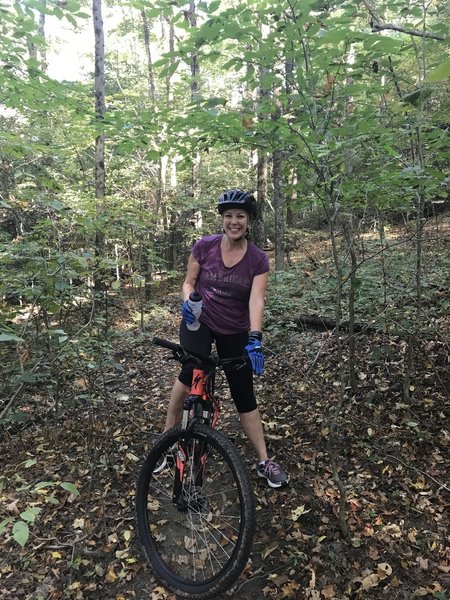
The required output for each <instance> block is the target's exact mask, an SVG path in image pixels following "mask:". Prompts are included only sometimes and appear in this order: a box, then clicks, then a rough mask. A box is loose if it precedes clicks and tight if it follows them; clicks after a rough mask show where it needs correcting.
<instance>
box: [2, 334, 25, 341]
mask: <svg viewBox="0 0 450 600" xmlns="http://www.w3.org/2000/svg"><path fill="white" fill-rule="evenodd" d="M23 341H24V340H23V338H21V337H19V336H17V335H13V334H12V333H1V334H0V342H23Z"/></svg>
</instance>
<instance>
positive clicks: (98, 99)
mask: <svg viewBox="0 0 450 600" xmlns="http://www.w3.org/2000/svg"><path fill="white" fill-rule="evenodd" d="M92 16H93V22H94V39H95V59H94V60H95V71H94V72H95V75H94V77H95V81H94V89H95V117H96V134H97V135H96V138H95V199H96V210H97V217H98V218H99V217H100V216H101V214H102V213H103V210H104V199H105V189H106V172H105V133H104V127H103V121H104V117H105V110H106V109H105V38H104V32H103V17H102V0H92ZM99 222H100V219H99ZM104 245H105V235H104V232H103V231H102V229H101V224H100V223H99V224H98V226H97V231H96V235H95V253H96V256H97V257H100V256H103V252H104ZM95 288H96V290H99V289H100V280H99V279H98V277H97V276H96V277H95Z"/></svg>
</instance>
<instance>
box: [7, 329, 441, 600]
mask: <svg viewBox="0 0 450 600" xmlns="http://www.w3.org/2000/svg"><path fill="white" fill-rule="evenodd" d="M173 331H175V329H173ZM326 335H327V334H323V333H320V332H315V333H314V334H311V333H310V332H308V344H311V345H312V344H315V346H314V347H315V348H319V347H324V348H326V351H324V354H323V356H322V357H321V361H320V362H319V363H318V364H317V366H316V368H315V369H314V372H313V373H312V374H310V375H309V376H308V378H305V365H307V364H308V361H307V360H306V358H305V356H304V355H303V354H302V351H301V350H298V349H297V348H293V349H292V351H290V350H289V348H288V349H286V344H285V339H283V340H282V341H277V339H276V337H273V338H272V339H270V336H266V337H267V338H269V343H270V345H271V347H272V348H273V349H274V351H275V350H277V348H278V349H279V353H275V354H274V355H273V356H271V357H270V360H268V366H267V373H266V375H265V378H258V379H257V381H256V387H257V395H258V401H259V405H260V409H261V413H262V418H263V421H264V425H265V429H266V438H267V443H268V449H269V453H270V455H271V456H274V457H275V459H276V460H277V461H278V462H280V463H281V464H282V466H283V467H284V468H285V469H286V470H287V471H288V472H289V475H290V478H291V483H290V486H289V487H288V488H285V489H283V490H272V489H270V488H268V487H267V486H266V485H265V482H263V481H262V480H261V479H259V478H258V477H257V476H256V472H255V465H254V460H253V451H252V449H251V447H250V444H249V442H248V441H247V440H246V439H245V437H244V436H243V435H242V434H241V430H240V428H239V423H238V417H237V415H236V412H235V409H234V406H233V405H232V403H231V401H229V398H228V395H227V393H226V391H225V390H226V387H224V391H223V393H222V396H223V403H222V413H221V416H220V419H219V427H220V428H221V429H222V430H223V431H224V432H225V433H227V434H228V435H230V436H231V437H232V438H233V440H234V441H235V443H236V445H237V447H238V450H239V451H240V452H241V454H242V455H243V456H244V457H245V458H246V460H247V465H248V468H249V469H250V472H251V474H252V479H253V481H254V489H255V495H256V507H257V522H258V532H257V536H256V539H255V544H254V548H253V552H252V557H251V561H250V562H249V563H248V565H247V567H246V569H245V571H244V573H243V574H242V576H241V578H240V579H239V580H238V581H237V582H236V584H235V586H233V588H232V590H231V591H230V594H231V595H222V596H221V597H218V598H217V600H227V598H229V597H235V598H239V599H240V598H249V599H250V598H251V599H252V600H283V599H287V600H304V599H306V600H308V599H312V600H360V599H361V600H380V599H381V598H387V599H388V600H390V599H391V598H398V599H399V600H406V599H407V600H412V599H413V598H425V600H431V599H432V598H440V597H442V598H446V597H448V596H449V588H450V548H449V541H448V531H449V525H450V524H449V513H450V510H449V508H450V493H449V489H448V488H449V484H448V472H449V470H450V431H449V428H448V422H449V420H448V418H449V414H448V401H447V400H446V398H445V397H444V395H443V393H442V388H440V387H439V386H434V384H433V380H432V377H431V376H430V377H425V376H424V377H423V378H422V379H421V381H420V385H416V389H415V390H414V391H413V392H411V393H412V394H413V396H414V402H413V403H412V404H410V405H407V404H406V403H405V402H404V401H403V399H402V390H401V389H398V388H395V386H394V385H393V384H392V378H393V377H394V380H395V377H396V376H397V375H398V373H397V371H396V369H398V368H399V367H398V366H397V365H396V364H395V361H394V363H392V364H391V363H388V362H386V361H383V362H382V363H380V364H379V365H375V364H374V363H373V362H370V360H369V357H370V355H371V353H372V352H373V345H374V344H375V345H376V347H378V348H379V347H381V346H382V345H383V344H384V345H385V346H386V345H388V342H387V340H386V339H382V338H379V339H377V340H374V339H371V340H367V345H366V346H364V345H363V344H362V343H360V346H359V360H360V363H361V364H360V365H359V367H358V368H359V373H361V374H364V377H361V376H360V377H359V389H358V393H357V394H356V395H355V396H354V397H352V398H349V399H348V401H347V403H346V404H345V405H344V409H343V413H342V415H341V419H340V421H339V423H338V446H337V462H338V470H339V475H340V477H341V479H342V481H343V482H344V485H345V489H346V492H347V502H346V506H345V509H346V519H347V522H348V527H349V531H350V536H351V540H350V541H348V542H347V541H345V540H344V539H343V537H342V534H341V531H340V529H339V519H338V505H339V491H338V488H337V486H336V483H335V480H334V477H333V473H332V469H331V467H330V461H329V456H328V452H327V444H328V442H329V439H330V431H331V427H330V412H331V410H332V408H333V407H334V406H335V403H336V399H337V394H338V392H337V389H338V388H337V386H336V385H334V383H335V382H336V381H337V379H338V378H337V376H336V356H335V353H334V351H333V347H332V344H330V345H324V341H325V340H324V338H325V336H326ZM314 336H315V337H314ZM165 337H168V338H170V339H176V334H175V333H174V334H173V335H171V334H170V332H169V333H166V334H165ZM396 343H397V342H396V341H395V340H390V341H389V345H390V348H391V350H390V352H391V355H392V356H394V358H395V356H396V353H400V352H401V349H400V348H398V347H397V346H396V345H395V344H396ZM436 348H437V346H436V347H435V348H434V349H433V351H436ZM397 351H398V352H397ZM117 360H118V362H119V363H121V364H122V366H123V375H120V376H119V375H117V374H116V373H111V379H112V380H114V386H115V387H114V389H113V390H112V391H111V390H105V393H104V394H103V395H99V396H98V397H95V398H93V399H92V401H91V402H90V403H87V402H86V400H81V401H80V404H79V405H78V406H77V407H76V408H75V409H73V410H72V411H68V412H67V413H66V414H65V416H64V420H62V421H61V422H59V423H58V424H56V423H54V422H52V420H51V416H50V418H49V419H47V421H46V425H45V428H43V427H42V426H39V425H35V426H34V427H33V428H29V429H26V430H24V431H23V432H22V433H21V435H20V438H19V436H16V437H11V438H4V439H3V440H2V451H3V453H2V456H1V460H2V473H1V475H0V510H1V513H2V516H1V517H0V596H1V597H5V598H8V600H9V599H11V600H19V599H20V600H21V599H22V598H25V599H26V600H32V599H33V600H34V598H38V597H39V594H40V595H41V596H42V597H43V598H45V600H60V599H61V600H66V599H69V600H72V599H74V600H78V599H81V600H85V599H87V600H91V599H92V600H95V599H97V598H105V599H108V600H133V599H137V600H144V599H145V600H175V596H174V595H173V593H172V592H170V591H169V590H167V589H165V588H164V586H162V585H161V584H159V583H158V582H157V581H156V580H155V578H154V576H153V574H152V572H151V571H150V569H149V568H148V567H147V566H146V563H145V560H144V557H143V556H142V554H141V552H140V550H139V546H138V543H137V540H136V536H135V531H134V486H135V481H136V476H137V471H138V468H139V465H140V462H141V460H142V457H143V456H144V454H145V452H146V449H147V448H148V447H149V446H150V444H151V443H152V439H153V436H154V434H155V433H157V432H159V431H160V430H161V429H162V427H163V424H164V416H165V409H166V406H167V401H168V393H169V390H170V387H171V384H172V382H173V379H174V376H175V373H176V365H174V364H173V362H170V363H168V362H167V361H166V359H165V356H164V353H161V352H159V351H155V349H154V348H151V347H150V346H149V340H148V338H147V339H139V337H138V336H134V337H133V338H130V339H129V340H128V341H127V344H126V345H122V347H121V350H120V353H119V352H118V356H117ZM427 360H428V359H427ZM445 360H446V359H445ZM425 362H426V361H425V359H424V366H423V368H424V369H425V371H426V373H427V374H429V373H430V370H429V369H428V368H426V365H425ZM309 364H310V363H309ZM442 364H447V363H446V362H445V361H444V359H442ZM420 368H421V365H420V364H418V365H417V371H418V374H420V373H421V371H420ZM423 372H424V371H422V373H423ZM443 376H444V378H445V376H446V375H445V374H444V375H443ZM416 384H417V382H416ZM80 392H82V393H83V394H84V392H85V390H83V389H82V386H80ZM39 482H44V483H45V482H49V484H48V485H47V487H45V486H44V487H41V488H40V490H39V489H38V490H36V493H34V491H33V490H35V489H36V486H37V485H38V484H39ZM60 482H68V483H70V484H72V485H73V486H76V488H77V489H78V491H79V495H78V496H76V495H74V494H72V493H71V492H70V489H69V490H68V489H64V488H62V487H61V485H59V484H60ZM37 492H39V493H37ZM29 507H31V508H40V509H41V511H40V513H39V514H36V515H35V519H34V521H33V522H29V523H28V525H29V532H30V535H29V540H28V542H27V544H26V545H25V546H24V547H23V548H21V547H20V546H19V545H18V544H17V543H16V542H15V541H14V538H13V536H12V527H13V523H14V520H17V519H22V517H21V515H22V513H25V516H27V513H26V511H27V509H28V508H29ZM30 514H31V513H30ZM30 518H31V517H30ZM5 519H11V521H8V522H7V523H6V524H5V523H4V521H5ZM2 526H3V530H2Z"/></svg>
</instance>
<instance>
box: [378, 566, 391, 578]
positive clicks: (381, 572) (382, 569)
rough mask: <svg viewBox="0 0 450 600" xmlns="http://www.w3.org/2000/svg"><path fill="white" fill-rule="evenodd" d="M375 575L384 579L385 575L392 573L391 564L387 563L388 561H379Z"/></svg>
mask: <svg viewBox="0 0 450 600" xmlns="http://www.w3.org/2000/svg"><path fill="white" fill-rule="evenodd" d="M377 575H378V576H379V577H380V578H381V579H385V578H386V577H389V576H390V575H392V567H391V565H389V564H388V563H379V564H378V565H377Z"/></svg>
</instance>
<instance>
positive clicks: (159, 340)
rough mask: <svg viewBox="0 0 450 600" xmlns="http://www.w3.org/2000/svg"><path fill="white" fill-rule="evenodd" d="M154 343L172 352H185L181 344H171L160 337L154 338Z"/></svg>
mask: <svg viewBox="0 0 450 600" xmlns="http://www.w3.org/2000/svg"><path fill="white" fill-rule="evenodd" d="M152 343H153V344H155V345H156V346H162V347H163V348H167V349H168V350H172V351H173V352H183V347H182V346H180V344H174V343H173V342H169V340H163V339H162V338H159V337H154V338H153V339H152Z"/></svg>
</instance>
